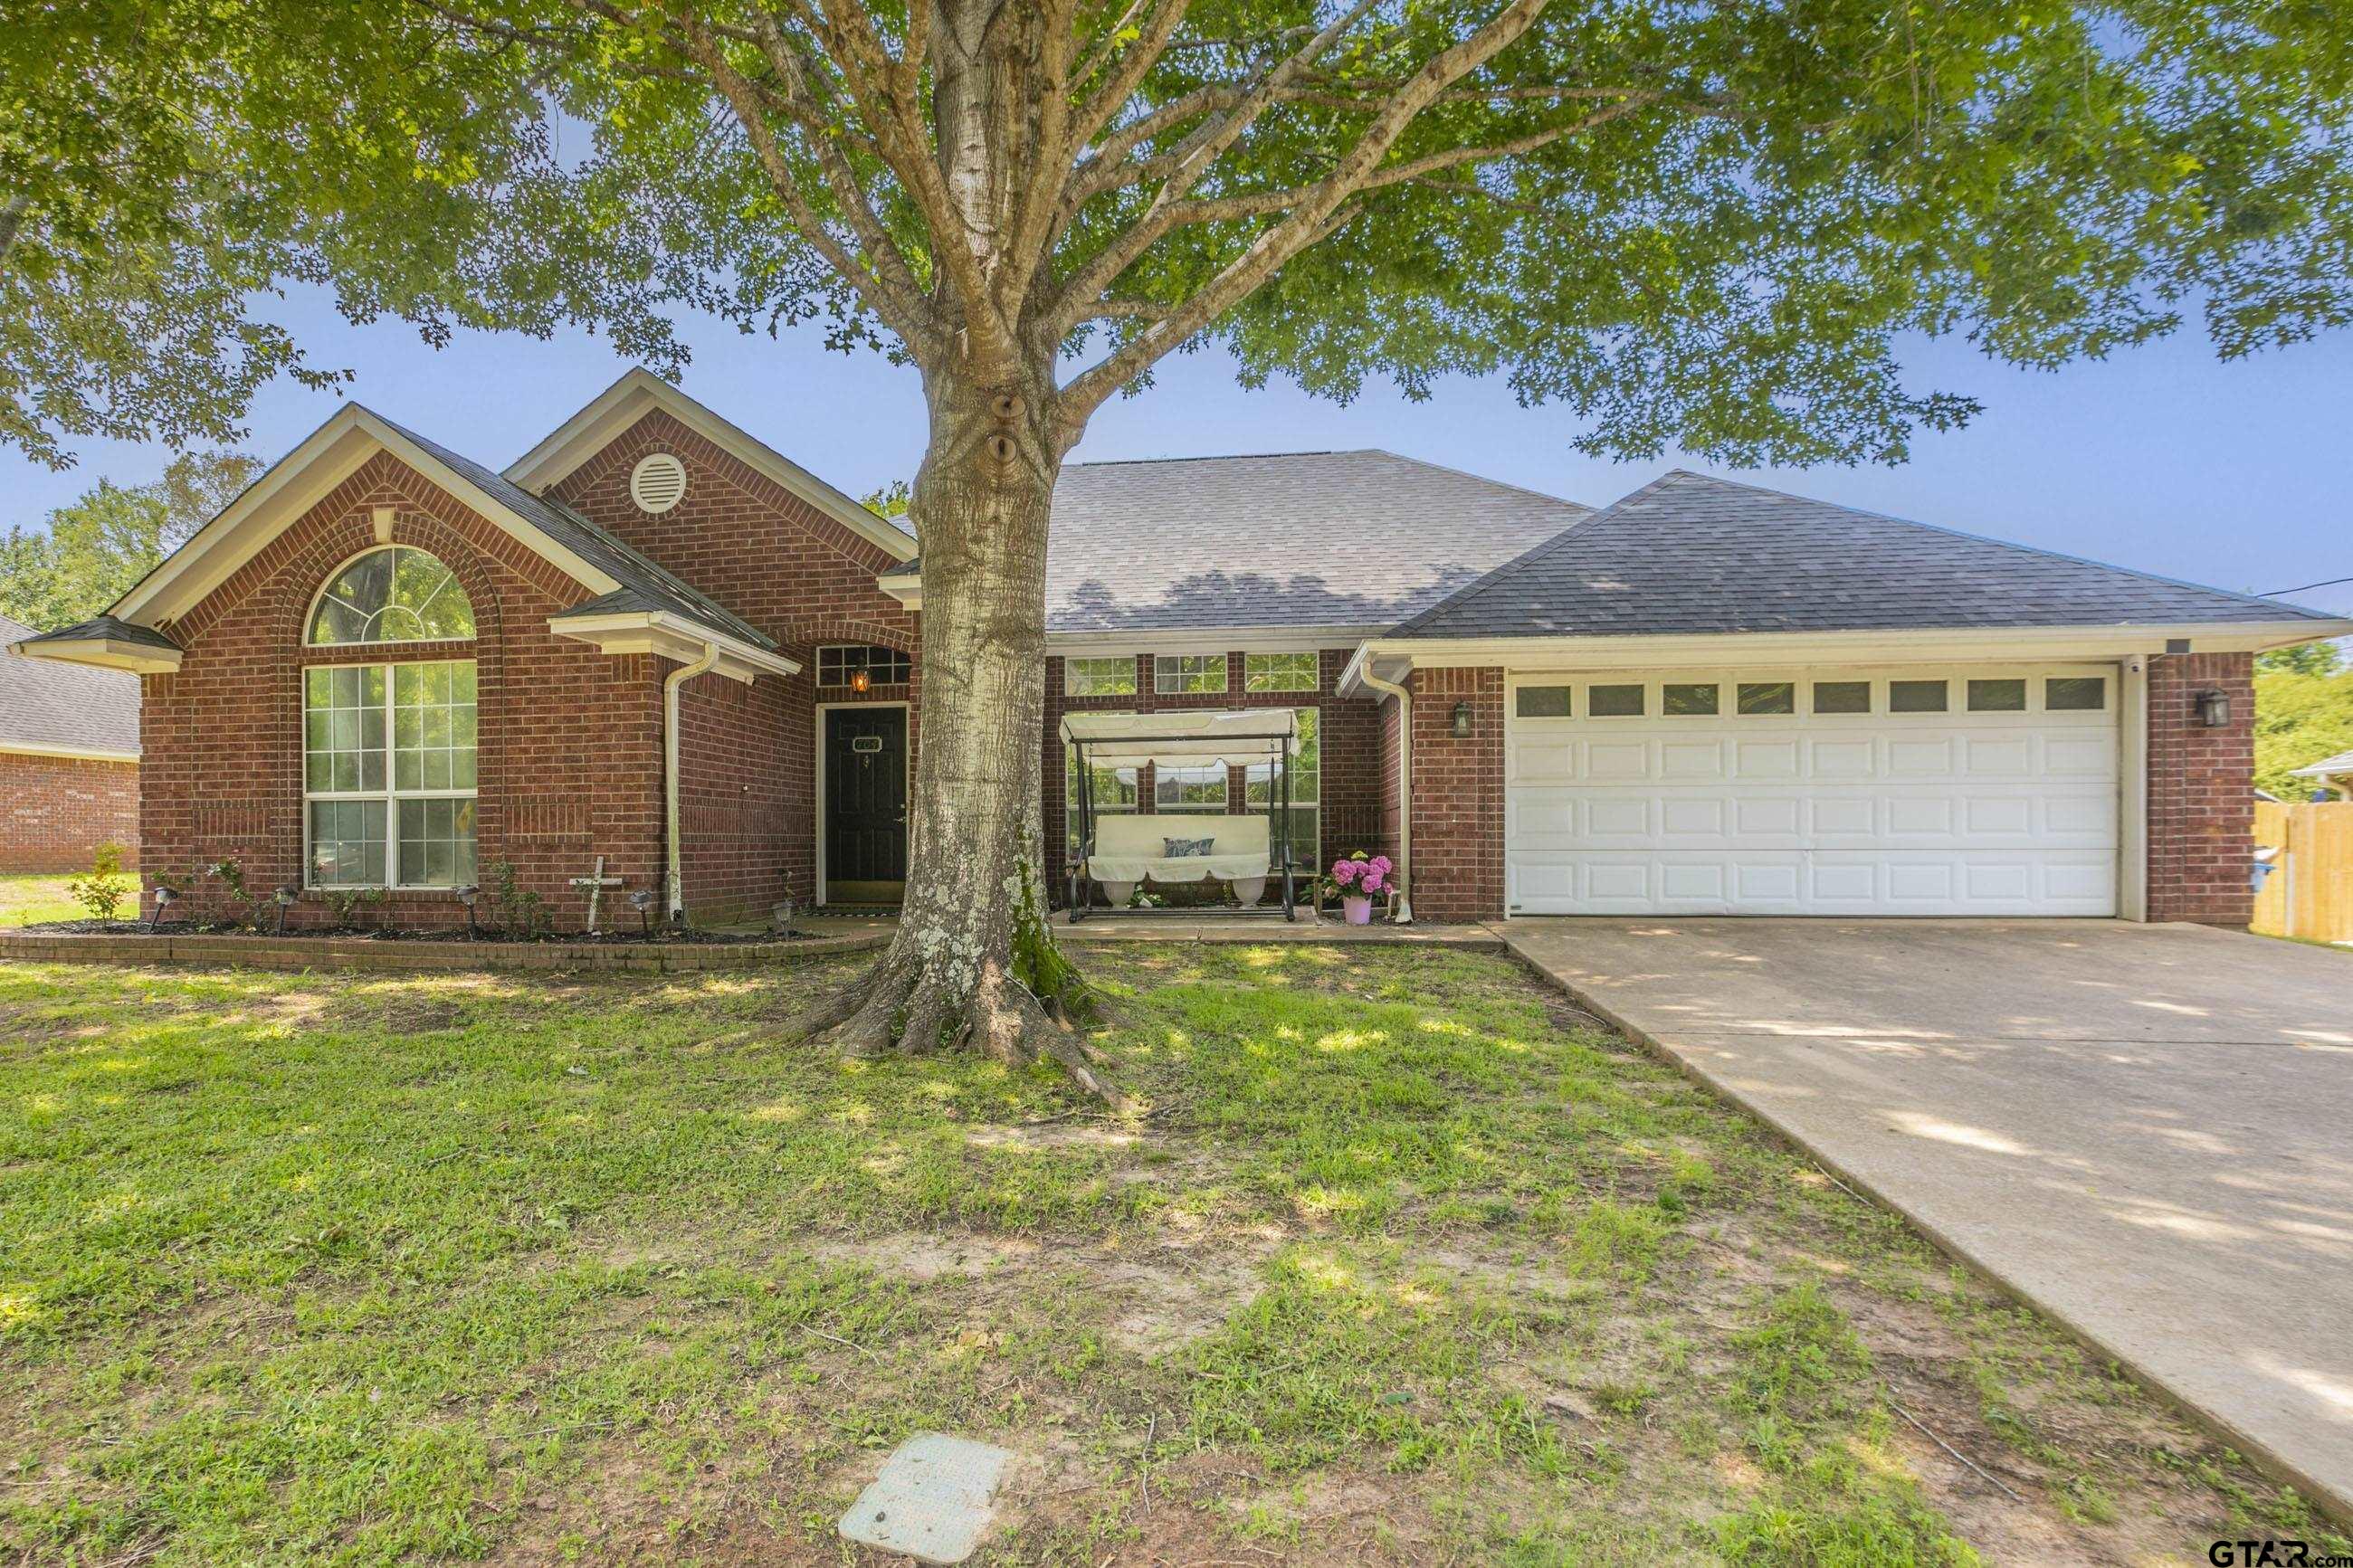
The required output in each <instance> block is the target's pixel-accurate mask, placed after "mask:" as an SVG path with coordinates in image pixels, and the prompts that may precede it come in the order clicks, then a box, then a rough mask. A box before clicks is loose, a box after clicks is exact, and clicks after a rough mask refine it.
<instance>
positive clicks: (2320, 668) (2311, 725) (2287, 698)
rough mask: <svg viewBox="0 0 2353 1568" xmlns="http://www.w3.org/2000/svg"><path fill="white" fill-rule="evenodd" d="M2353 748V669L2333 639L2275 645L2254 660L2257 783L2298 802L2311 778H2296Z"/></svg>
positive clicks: (2307, 792) (2308, 789) (2310, 787)
mask: <svg viewBox="0 0 2353 1568" xmlns="http://www.w3.org/2000/svg"><path fill="white" fill-rule="evenodd" d="M2338 752H2353V668H2348V666H2347V664H2346V661H2345V657H2344V654H2343V652H2342V650H2340V649H2339V648H2338V647H2337V645H2336V644H2335V643H2325V642H2316V643H2306V644H2304V645H2303V646H2302V647H2290V648H2277V649H2274V651H2272V652H2270V653H2266V654H2263V655H2260V656H2258V657H2257V658H2256V660H2255V787H2256V788H2257V789H2263V790H2269V791H2270V792H2271V793H2272V794H2274V795H2278V796H2279V797H2280V798H2281V799H2283V800H2302V799H2304V798H2305V797H2306V796H2307V795H2310V794H2311V793H2312V790H2313V784H2314V781H2313V780H2311V779H2300V778H2297V777H2296V776H2295V770H2296V769H2298V768H2304V767H2310V766H2311V765H2312V764H2313V763H2316V762H2318V761H2320V760H2321V759H2322V758H2323V757H2333V756H2335V755H2337V753H2338Z"/></svg>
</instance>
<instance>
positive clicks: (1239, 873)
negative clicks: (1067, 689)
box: [1062, 708, 1298, 924]
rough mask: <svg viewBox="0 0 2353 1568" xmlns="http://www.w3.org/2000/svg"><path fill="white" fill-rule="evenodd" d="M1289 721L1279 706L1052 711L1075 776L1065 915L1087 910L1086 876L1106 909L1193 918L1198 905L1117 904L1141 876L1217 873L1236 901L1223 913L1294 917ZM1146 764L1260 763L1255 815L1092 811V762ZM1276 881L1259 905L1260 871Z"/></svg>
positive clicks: (1213, 876)
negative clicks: (1074, 837) (1276, 890)
mask: <svg viewBox="0 0 2353 1568" xmlns="http://www.w3.org/2000/svg"><path fill="white" fill-rule="evenodd" d="M1296 729H1297V722H1296V721H1295V720H1294V719H1293V715H1292V711H1291V710H1290V709H1288V708H1257V709H1249V708H1245V709H1233V710H1203V709H1182V710H1176V711H1174V712H1165V713H1071V714H1069V715H1066V716H1065V717H1064V718H1063V720H1062V742H1063V743H1064V744H1065V745H1066V746H1068V747H1069V748H1070V752H1071V760H1072V761H1073V762H1074V763H1076V768H1075V770H1074V771H1075V772H1076V773H1077V775H1078V778H1077V784H1076V798H1075V801H1074V804H1075V805H1077V807H1078V812H1079V845H1078V850H1077V853H1076V854H1075V855H1073V856H1072V858H1071V865H1070V872H1069V901H1070V910H1071V921H1072V923H1074V924H1075V923H1076V922H1077V921H1081V920H1083V919H1085V918H1086V917H1087V916H1088V915H1089V914H1090V913H1092V912H1094V911H1092V910H1090V909H1089V908H1088V905H1089V903H1090V902H1091V901H1092V900H1091V899H1090V898H1089V884H1090V883H1092V884H1094V885H1095V886H1099V887H1101V888H1102V889H1103V896H1104V898H1105V899H1106V900H1109V901H1110V903H1111V906H1112V909H1113V910H1115V911H1118V912H1121V913H1125V914H1166V915H1183V916H1186V917H1187V918H1197V917H1198V916H1200V915H1203V914H1206V913H1210V912H1212V911H1210V910H1206V909H1198V908H1196V909H1182V910H1175V909H1162V910H1126V909H1124V908H1123V906H1124V905H1125V904H1126V902H1127V900H1128V898H1129V896H1130V895H1131V894H1133V893H1134V891H1135V889H1137V888H1138V887H1140V886H1141V885H1142V884H1144V883H1145V882H1146V881H1152V882H1157V883H1160V884H1162V885H1163V886H1166V885H1169V884H1172V883H1177V882H1206V881H1223V882H1224V883H1225V884H1226V885H1227V887H1228V888H1229V889H1231V890H1232V892H1233V895H1234V898H1235V900H1236V901H1237V902H1238V903H1239V904H1240V908H1238V909H1229V910H1217V911H1214V912H1217V913H1221V914H1227V915H1281V916H1282V918H1283V919H1284V920H1286V921H1288V920H1293V919H1294V918H1296V916H1295V911H1296V910H1297V908H1298V900H1297V890H1296V888H1297V885H1296V881H1295V879H1294V876H1293V870H1294V868H1293V865H1292V839H1291V761H1292V743H1293V740H1294V738H1295V731H1296ZM1147 763H1149V764H1151V765H1153V766H1155V767H1169V768H1199V767H1208V766H1212V765H1215V766H1220V767H1228V766H1240V767H1242V768H1245V769H1248V770H1252V771H1255V770H1257V769H1259V768H1264V769H1266V770H1267V806H1268V809H1267V811H1266V813H1265V815H1263V816H1257V815H1245V816H1190V815H1179V814H1176V813H1170V814H1167V815H1165V816H1143V815H1140V814H1130V813H1126V812H1113V813H1112V814H1110V815H1108V816H1104V815H1099V814H1098V813H1097V811H1096V803H1095V795H1094V770H1095V769H1097V768H1135V769H1138V770H1141V769H1142V768H1143V767H1145V765H1146V764H1147ZM1272 877H1280V878H1281V879H1282V902H1281V903H1280V904H1270V905H1267V906H1266V907H1264V908H1261V907H1260V906H1259V900H1260V899H1261V897H1263V896H1264V894H1265V892H1266V884H1267V880H1268V879H1269V878H1272Z"/></svg>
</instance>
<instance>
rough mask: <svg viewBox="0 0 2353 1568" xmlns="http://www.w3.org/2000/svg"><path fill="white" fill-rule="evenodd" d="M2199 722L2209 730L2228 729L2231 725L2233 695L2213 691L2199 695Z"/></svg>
mask: <svg viewBox="0 0 2353 1568" xmlns="http://www.w3.org/2000/svg"><path fill="white" fill-rule="evenodd" d="M2198 721H2199V722H2200V724H2203V725H2204V726H2206V728H2208V729H2209V730H2223V729H2228V728H2229V727H2230V723H2231V695H2230V693H2229V692H2227V691H2216V690H2213V689H2207V690H2204V691H2201V692H2200V693H2199V694H2198Z"/></svg>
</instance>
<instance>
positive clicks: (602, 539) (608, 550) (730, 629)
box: [376, 414, 776, 648]
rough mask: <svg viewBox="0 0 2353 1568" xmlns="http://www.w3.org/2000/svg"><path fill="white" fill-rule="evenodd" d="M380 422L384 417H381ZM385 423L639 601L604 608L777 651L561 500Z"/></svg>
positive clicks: (769, 639) (744, 623) (741, 621)
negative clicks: (647, 613) (648, 613)
mask: <svg viewBox="0 0 2353 1568" xmlns="http://www.w3.org/2000/svg"><path fill="white" fill-rule="evenodd" d="M376 417H377V418H379V419H383V418H384V416H382V415H380V414H379V415H377V416H376ZM384 422H385V424H386V425H391V426H392V427H393V428H394V429H395V430H398V431H399V432H400V433H401V434H402V435H403V436H406V437H408V438H409V439H410V440H412V441H414V442H416V443H417V445H418V446H419V447H423V448H425V450H426V451H427V452H429V453H431V454H432V455H433V456H434V457H435V458H438V459H439V460H441V461H442V462H444V463H447V464H448V465H449V467H450V468H455V469H456V470H457V471H458V472H459V473H460V474H462V475H464V476H465V478H466V479H468V480H469V481H470V483H472V484H475V485H478V486H480V488H481V489H483V490H484V491H485V492H486V493H487V494H489V495H490V496H491V498H492V499H493V500H497V501H498V502H499V503H500V504H501V506H504V507H506V508H507V509H508V510H512V511H513V512H514V513H516V514H517V515H518V516H520V517H522V518H523V519H524V520H525V521H529V522H530V523H531V524H532V526H533V527H534V528H537V529H538V530H540V531H542V532H543V533H545V534H546V535H547V536H548V537H549V538H550V539H553V540H554V541H555V542H557V543H558V544H561V545H562V546H564V548H565V549H566V550H569V551H571V552H573V553H574V554H575V555H577V556H579V557H580V558H581V559H582V560H584V561H586V562H588V563H590V564H591V565H594V566H596V567H597V568H598V569H600V570H602V571H603V572H604V573H605V574H607V575H608V576H610V577H611V578H613V579H614V581H616V582H617V583H619V584H621V589H622V591H623V593H626V594H630V595H635V599H636V601H637V602H634V603H631V604H628V605H605V604H604V602H603V601H602V600H598V601H595V602H596V603H597V604H599V605H603V607H605V608H607V609H618V608H628V609H637V610H662V611H668V612H669V613H670V614H672V615H677V616H685V617H686V618H687V619H688V620H691V621H693V622H696V623H697V624H699V625H701V626H707V627H709V628H710V629H712V630H713V631H721V632H725V633H726V634H727V635H728V636H730V637H737V638H740V639H741V640H743V641H744V642H748V643H750V644H751V645H752V646H753V647H763V648H773V647H776V640H775V639H774V638H772V637H768V636H767V635H766V634H765V633H764V632H762V631H761V630H760V629H759V628H758V627H756V626H753V625H752V624H751V623H750V622H749V621H746V620H744V618H743V617H742V616H737V615H735V614H734V613H733V612H732V611H730V610H728V609H727V608H726V607H725V606H724V605H721V604H720V603H719V601H717V600H716V599H713V598H712V597H711V596H710V595H707V594H705V593H703V592H702V591H701V590H700V589H698V588H695V587H692V586H691V585H690V584H687V583H686V582H685V580H683V579H682V578H680V577H678V576H676V575H674V574H671V573H670V571H668V570H667V569H665V568H664V567H661V566H659V565H657V564H655V563H653V562H652V561H649V560H648V559H647V558H646V557H645V556H643V555H641V554H639V553H638V552H637V551H635V550H632V549H631V548H629V546H628V545H627V544H624V543H623V542H621V541H620V540H619V539H617V538H616V537H615V536H614V535H612V534H610V533H607V531H605V530H603V529H601V528H599V527H597V526H596V524H595V523H593V522H591V521H588V520H587V519H586V518H585V517H583V516H581V515H580V514H579V513H578V512H576V511H575V510H572V509H571V508H570V507H568V506H565V504H564V503H562V502H561V501H553V500H548V499H547V498H546V497H544V496H535V495H533V494H532V493H531V492H530V491H529V490H527V489H523V488H522V486H521V485H518V484H515V483H513V482H512V480H509V479H505V478H503V477H501V475H499V474H497V473H495V472H493V471H492V470H491V469H489V468H484V467H483V466H482V465H481V464H480V463H477V462H475V461H474V460H473V459H472V458H465V457H460V456H459V454H457V453H456V452H453V451H451V450H450V449H449V448H448V447H444V446H441V445H440V444H439V443H438V442H434V441H428V440H427V439H426V438H425V437H422V436H419V435H418V434H417V432H416V431H414V430H410V429H407V428H406V427H405V426H399V425H393V423H392V421H391V420H389V419H385V421H384ZM605 597H606V598H607V599H611V598H614V597H615V595H605ZM587 607H588V606H587V605H582V606H580V610H586V608H587ZM571 613H574V614H577V613H580V612H579V611H574V612H571Z"/></svg>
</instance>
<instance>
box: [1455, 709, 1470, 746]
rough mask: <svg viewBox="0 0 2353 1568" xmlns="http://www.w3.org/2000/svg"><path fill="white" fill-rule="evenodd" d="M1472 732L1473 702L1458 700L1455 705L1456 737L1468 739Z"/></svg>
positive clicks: (1459, 739)
mask: <svg viewBox="0 0 2353 1568" xmlns="http://www.w3.org/2000/svg"><path fill="white" fill-rule="evenodd" d="M1470 734H1471V704H1469V703H1468V702H1457V703H1456V704H1455V705H1454V738H1455V739H1456V740H1458V741H1461V740H1467V739H1469V738H1470Z"/></svg>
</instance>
